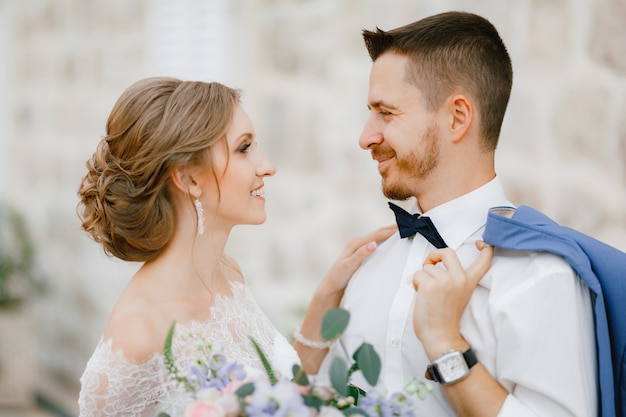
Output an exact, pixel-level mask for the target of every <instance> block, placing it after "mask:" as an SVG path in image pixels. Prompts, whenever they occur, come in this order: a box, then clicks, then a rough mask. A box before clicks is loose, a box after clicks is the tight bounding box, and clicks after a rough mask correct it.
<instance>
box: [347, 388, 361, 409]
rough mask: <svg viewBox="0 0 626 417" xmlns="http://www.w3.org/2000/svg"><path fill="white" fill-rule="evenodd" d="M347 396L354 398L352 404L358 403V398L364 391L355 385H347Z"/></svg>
mask: <svg viewBox="0 0 626 417" xmlns="http://www.w3.org/2000/svg"><path fill="white" fill-rule="evenodd" d="M347 396H348V397H352V398H354V405H359V400H360V399H361V397H364V396H365V391H363V390H362V389H361V388H359V387H357V386H356V385H352V384H350V385H348V395H347Z"/></svg>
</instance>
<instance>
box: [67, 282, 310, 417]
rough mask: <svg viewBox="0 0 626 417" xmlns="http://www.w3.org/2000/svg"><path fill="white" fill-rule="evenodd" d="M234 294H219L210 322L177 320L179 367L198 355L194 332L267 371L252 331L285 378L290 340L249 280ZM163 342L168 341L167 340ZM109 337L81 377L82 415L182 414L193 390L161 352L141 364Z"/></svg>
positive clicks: (251, 370)
mask: <svg viewBox="0 0 626 417" xmlns="http://www.w3.org/2000/svg"><path fill="white" fill-rule="evenodd" d="M231 288H232V292H233V296H232V297H228V296H218V297H217V299H216V300H215V303H214V305H213V307H212V308H211V318H210V320H208V321H206V322H195V321H194V322H189V323H185V324H177V325H176V330H175V333H174V337H173V339H172V353H173V356H174V359H175V362H176V365H177V366H178V368H179V369H186V368H187V366H188V365H189V363H190V361H192V360H193V359H195V358H197V356H198V353H197V352H198V351H197V350H196V347H195V343H194V342H193V338H190V339H189V338H184V337H183V335H185V334H188V333H189V332H192V333H194V334H196V335H200V336H204V337H205V338H206V339H207V340H210V341H217V342H219V343H220V344H221V345H222V346H223V349H224V354H225V355H226V357H227V358H228V359H229V360H236V361H238V362H240V363H242V364H244V365H245V368H246V372H247V374H248V377H254V376H256V375H261V374H263V366H262V364H261V361H260V359H259V356H258V355H257V353H256V350H255V349H254V347H253V345H252V343H251V342H250V340H249V338H248V336H252V337H253V338H254V339H255V340H256V341H257V342H258V343H259V345H260V347H261V348H262V349H263V351H264V352H265V353H266V354H267V356H268V359H269V360H270V362H271V364H272V366H273V368H274V369H275V370H277V371H278V372H280V373H281V374H282V375H283V376H285V377H290V376H291V367H292V365H293V364H294V363H298V362H299V360H298V356H297V354H296V352H295V351H294V350H293V348H292V347H291V345H290V344H289V343H288V342H287V340H286V339H285V337H284V336H282V335H281V334H280V333H279V332H278V330H277V329H276V328H275V327H274V326H273V325H272V323H271V322H270V321H269V319H268V318H267V316H266V315H265V314H264V313H263V311H262V310H261V308H260V307H259V305H258V304H257V302H256V300H255V299H254V297H253V296H252V293H251V292H250V290H249V289H248V287H247V285H245V284H243V283H239V282H233V283H232V284H231ZM164 342H165V341H164ZM111 344H112V343H111V340H107V341H103V340H100V342H99V343H98V345H97V347H96V349H95V351H94V353H93V355H92V356H91V359H89V362H88V363H87V367H86V369H85V372H84V374H83V376H82V377H81V379H80V382H81V391H80V395H79V400H78V404H79V408H80V417H92V416H93V417H96V416H119V417H138V416H150V417H155V416H157V415H158V413H160V412H166V413H168V414H169V415H170V416H172V417H175V416H177V415H182V413H183V411H184V409H185V406H186V405H187V404H188V403H189V401H190V397H189V394H187V393H185V392H183V390H182V389H180V388H178V387H177V386H176V384H175V383H173V382H172V381H171V380H170V379H169V378H168V374H167V371H166V368H165V364H164V361H163V355H162V354H161V353H155V354H154V355H153V356H152V357H151V358H150V359H148V360H147V361H146V362H143V363H139V364H137V363H134V362H132V361H129V360H128V359H126V358H125V357H124V352H122V351H119V350H116V351H112V349H111Z"/></svg>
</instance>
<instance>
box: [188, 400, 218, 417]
mask: <svg viewBox="0 0 626 417" xmlns="http://www.w3.org/2000/svg"><path fill="white" fill-rule="evenodd" d="M184 417H226V412H225V411H224V408H223V407H222V406H221V405H219V404H215V403H213V402H206V401H196V402H193V403H191V404H189V406H187V408H186V409H185V414H184Z"/></svg>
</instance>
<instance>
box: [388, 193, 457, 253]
mask: <svg viewBox="0 0 626 417" xmlns="http://www.w3.org/2000/svg"><path fill="white" fill-rule="evenodd" d="M389 208H391V210H393V212H394V213H395V215H396V223H398V229H399V231H400V237H401V238H403V239H404V238H405V237H410V236H413V235H414V234H415V233H418V232H419V233H420V234H421V235H422V236H424V237H425V238H426V240H428V241H429V242H430V243H432V244H433V246H434V247H436V248H438V249H441V248H447V247H448V245H446V242H444V241H443V238H442V237H441V235H440V234H439V232H438V231H437V228H436V227H435V225H434V224H433V222H432V221H431V220H430V217H424V216H420V215H419V214H409V213H407V212H406V211H405V210H404V209H402V208H401V207H398V206H396V205H395V204H393V203H389Z"/></svg>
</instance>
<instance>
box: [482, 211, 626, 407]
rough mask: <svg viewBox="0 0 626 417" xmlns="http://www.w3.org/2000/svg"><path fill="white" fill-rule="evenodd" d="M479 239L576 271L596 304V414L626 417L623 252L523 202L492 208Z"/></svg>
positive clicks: (625, 256) (625, 263)
mask: <svg viewBox="0 0 626 417" xmlns="http://www.w3.org/2000/svg"><path fill="white" fill-rule="evenodd" d="M513 213H514V214H513ZM511 214H512V216H511ZM483 239H484V240H485V242H487V243H489V244H491V245H493V246H496V247H501V248H505V249H512V250H522V251H535V252H550V253H554V254H557V255H560V256H562V257H563V258H565V260H566V261H567V262H568V263H569V264H570V265H571V266H572V268H573V269H574V270H575V271H576V272H577V273H578V275H580V277H581V278H582V279H583V280H584V282H585V283H586V284H587V286H588V287H589V289H590V290H591V294H592V301H593V308H594V319H595V331H596V348H597V353H598V380H599V390H600V391H599V404H598V406H599V414H598V415H601V416H602V417H613V416H620V417H626V357H625V355H624V353H625V351H626V253H624V252H621V251H619V250H617V249H615V248H613V247H611V246H608V245H606V244H604V243H602V242H600V241H598V240H596V239H593V238H591V237H589V236H586V235H584V234H582V233H580V232H577V231H575V230H573V229H570V228H568V227H564V226H560V225H558V224H557V223H555V222H554V221H552V220H551V219H549V218H548V217H546V216H545V215H544V214H542V213H540V212H538V211H536V210H534V209H532V208H530V207H526V206H521V207H519V208H518V209H517V210H516V209H512V208H499V207H495V208H493V209H491V210H490V212H489V214H488V216H487V225H486V227H485V232H484V234H483Z"/></svg>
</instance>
